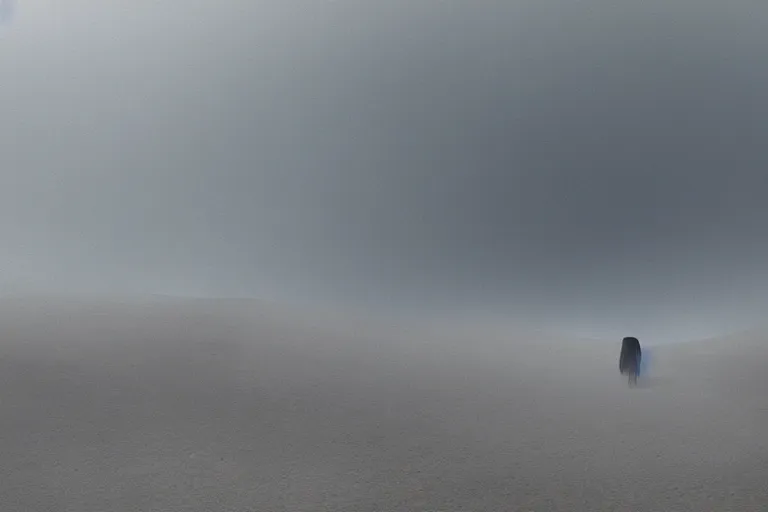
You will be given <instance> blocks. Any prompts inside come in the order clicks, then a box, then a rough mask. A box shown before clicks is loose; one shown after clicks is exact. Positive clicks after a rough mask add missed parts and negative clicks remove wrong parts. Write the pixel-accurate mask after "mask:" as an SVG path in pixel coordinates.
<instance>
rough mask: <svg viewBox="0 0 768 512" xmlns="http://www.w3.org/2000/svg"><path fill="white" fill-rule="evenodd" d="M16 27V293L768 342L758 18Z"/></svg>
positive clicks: (764, 113) (762, 18) (25, 15)
mask: <svg viewBox="0 0 768 512" xmlns="http://www.w3.org/2000/svg"><path fill="white" fill-rule="evenodd" d="M2 5H3V6H6V5H7V6H10V5H11V2H7V3H2ZM13 11H14V12H13V18H12V20H10V19H9V20H7V21H8V22H7V23H5V24H3V25H2V26H0V65H2V67H1V68H0V105H1V108H0V154H1V155H2V167H0V218H1V219H2V220H0V240H2V242H3V243H2V245H1V246H0V287H1V288H4V290H17V291H18V290H35V291H50V292H57V293H67V292H69V293H82V292H109V293H126V294H136V293H168V294H173V295H189V296H245V297H260V298H266V299H270V300H279V301H302V302H317V303H321V304H322V303H324V304H355V305H357V306H360V307H364V308H368V309H370V310H371V311H401V312H407V313H408V314H411V315H420V314H423V315H425V316H426V315H450V314H453V313H456V314H459V313H461V314H468V315H469V314H473V313H476V314H477V315H478V316H482V315H489V316H499V317H506V318H509V319H510V320H514V321H516V322H519V323H520V324H525V325H531V326H541V327H546V328H552V329H556V330H561V331H569V332H574V333H577V332H578V333H579V334H585V335H589V336H603V335H610V336H613V335H617V334H619V333H625V332H627V333H629V332H631V333H632V334H635V335H639V336H641V337H643V336H651V337H655V338H659V339H661V338H694V337H706V336H709V335H715V334H721V333H725V332H728V331H731V330H738V329H741V328H744V327H749V326H751V325H753V324H756V323H760V322H762V320H763V318H764V314H765V311H766V306H767V305H768V238H766V236H765V233H766V232H768V230H766V226H768V202H767V201H765V199H764V198H765V197H766V193H768V173H766V168H768V165H767V164H768V155H766V152H765V150H764V145H765V140H766V136H767V135H768V70H767V69H766V67H765V66H763V65H762V61H763V60H764V59H763V56H764V52H765V48H768V31H767V30H766V27H767V26H768V7H766V6H764V5H762V4H757V3H754V2H739V1H737V2H729V3H727V4H725V3H719V4H718V3H711V2H696V3H694V2H683V3H676V4H669V3H666V2H661V1H648V2H642V4H640V3H633V4H631V5H628V4H627V5H625V4H622V5H617V4H613V3H609V2H603V1H598V0H587V1H584V2H576V3H574V2H564V1H555V0H551V1H542V0H535V1H533V0H531V1H516V2H504V3H493V4H491V3H479V2H475V3H471V4H470V3H464V2H457V1H441V2H410V1H408V2H406V1H394V2H386V3H383V2H378V3H374V2H359V1H355V2H352V1H340V0H336V1H327V2H323V1H319V2H278V1H254V0H250V1H246V0H242V1H237V0H222V1H218V2H210V1H202V0H185V1H184V2H181V1H180V0H167V1H165V2H159V3H158V2H130V3H114V2H93V1H90V0H71V1H69V2H60V1H54V0H25V1H24V2H17V3H15V5H14V9H13ZM8 12H10V11H8Z"/></svg>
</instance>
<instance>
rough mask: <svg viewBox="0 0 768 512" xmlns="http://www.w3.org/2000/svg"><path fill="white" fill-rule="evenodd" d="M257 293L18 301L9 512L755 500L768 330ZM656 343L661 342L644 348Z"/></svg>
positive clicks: (7, 473) (590, 510)
mask: <svg viewBox="0 0 768 512" xmlns="http://www.w3.org/2000/svg"><path fill="white" fill-rule="evenodd" d="M385 324H386V323H381V324H376V323H375V322H373V321H370V320H362V319H358V320H357V321H354V320H352V319H350V318H349V317H348V318H345V317H344V316H343V315H336V316H333V315H327V314H312V315H310V314H309V313H308V312H306V311H298V310H297V311H294V312H291V311H289V310H281V309H280V308H277V307H275V306H270V305H266V304H262V303H258V302H254V301H175V300H170V299H157V300H153V301H138V300H100V301H95V300H85V299H81V300H63V299H56V300H54V299H41V298H28V299H23V300H22V299H13V300H11V299H6V300H2V301H0V384H1V386H0V461H2V464H1V465H0V510H3V511H9V512H10V511H23V512H37V511H40V512H42V511H55V512H65V511H70V512H90V511H94V512H96V511H98V512H107V511H119V512H122V511H131V512H133V511H147V512H149V511H157V512H173V511H201V512H215V511H227V512H229V511H232V512H249V511H263V512H279V511H285V512H310V511H330V512H345V511H354V512H367V511H371V512H373V511H378V512H388V511H414V512H419V511H423V512H437V511H442V512H479V511H541V512H554V511H567V512H579V511H586V512H598V511H648V512H651V511H658V512H674V511H696V512H703V511H752V510H755V511H756V510H766V509H767V508H766V507H768V398H766V397H767V396H768V395H767V394H766V393H768V372H767V371H766V363H768V344H767V343H766V339H768V336H763V335H761V334H760V333H759V332H752V333H748V334H743V335H739V336H733V337H730V338H723V339H719V340H707V341H702V342H691V343H681V344H674V345H666V346H660V347H646V350H647V354H648V361H649V365H648V368H647V370H648V371H647V373H646V374H645V375H644V376H643V377H642V379H641V383H640V386H639V387H638V388H635V389H629V388H628V386H627V385H626V383H625V382H624V381H623V380H622V379H621V377H620V376H619V374H618V367H617V365H618V361H617V359H618V350H619V345H620V343H619V340H611V341H586V340H575V339H574V340H568V339H555V338H554V337H547V336H544V335H535V334H527V335H524V334H521V333H517V334H513V333H511V332H510V331H506V332H505V331H503V330H494V331H491V330H488V331H485V330H483V329H480V328H477V327H472V328H470V327H467V328H465V329H458V328H446V327H445V326H442V327H443V328H438V327H440V326H433V327H435V328H431V329H430V328H423V326H421V327H416V326H414V325H411V326H408V327H403V326H394V325H390V326H387V325H385ZM641 341H642V340H641Z"/></svg>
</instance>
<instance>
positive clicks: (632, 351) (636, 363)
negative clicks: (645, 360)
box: [619, 336, 643, 385]
mask: <svg viewBox="0 0 768 512" xmlns="http://www.w3.org/2000/svg"><path fill="white" fill-rule="evenodd" d="M642 357H643V352H642V349H641V348H640V341H639V340H638V339H637V338H634V337H632V336H627V337H626V338H624V339H623V340H622V342H621V353H620V354H619V372H621V374H622V375H627V376H628V377H629V383H630V385H632V384H635V383H636V382H637V375H638V374H639V373H640V362H641V360H642Z"/></svg>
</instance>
